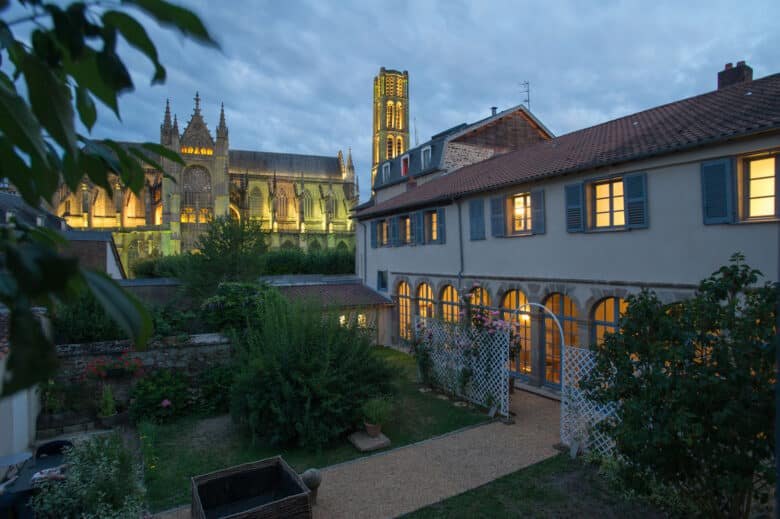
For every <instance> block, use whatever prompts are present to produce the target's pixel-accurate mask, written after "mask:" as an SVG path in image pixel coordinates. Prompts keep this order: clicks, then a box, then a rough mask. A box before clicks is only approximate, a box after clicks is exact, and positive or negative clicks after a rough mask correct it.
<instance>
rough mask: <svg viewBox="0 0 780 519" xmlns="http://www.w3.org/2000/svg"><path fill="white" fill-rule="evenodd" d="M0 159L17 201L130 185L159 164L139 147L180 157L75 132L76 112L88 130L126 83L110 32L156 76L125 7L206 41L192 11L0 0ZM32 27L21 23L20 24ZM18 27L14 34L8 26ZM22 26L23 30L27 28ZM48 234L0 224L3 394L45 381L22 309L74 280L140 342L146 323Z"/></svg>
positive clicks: (47, 351)
mask: <svg viewBox="0 0 780 519" xmlns="http://www.w3.org/2000/svg"><path fill="white" fill-rule="evenodd" d="M0 11H3V17H2V18H0V62H6V61H7V62H8V63H10V66H9V67H8V68H10V69H11V71H10V74H7V73H6V72H5V71H0V163H2V164H3V171H2V176H3V177H6V178H7V179H8V181H9V182H10V183H11V184H13V186H14V187H15V188H16V189H17V190H18V191H19V193H20V195H21V196H22V197H23V198H24V199H25V201H26V202H28V203H29V204H31V205H32V206H38V205H39V204H40V203H41V202H42V201H49V200H51V198H52V196H53V194H54V193H55V191H56V189H57V188H58V186H59V185H60V182H64V183H65V184H66V185H67V187H68V188H70V189H71V190H75V189H76V188H77V186H78V185H79V183H80V182H81V181H82V179H83V178H84V177H85V176H86V177H87V178H89V179H90V180H91V181H92V182H94V183H95V184H96V185H98V186H100V187H103V188H107V189H106V190H107V192H108V193H109V194H111V193H112V192H113V190H112V189H110V187H109V185H108V177H109V173H115V174H117V175H118V176H119V178H120V179H121V182H122V183H123V184H125V185H126V186H128V187H129V188H130V189H131V190H133V191H134V192H136V193H137V192H139V191H140V189H141V188H142V187H143V182H144V167H143V165H142V164H143V163H146V165H148V166H151V167H154V168H156V169H158V170H160V171H162V167H161V166H160V164H159V163H158V162H157V161H156V160H154V159H152V158H150V157H149V156H148V155H147V154H146V153H145V151H150V152H152V153H153V154H155V155H157V156H160V157H162V158H164V159H167V160H171V161H174V162H178V163H182V160H181V158H180V157H179V156H178V154H177V153H175V152H173V151H171V150H168V149H166V148H165V147H163V146H160V145H159V144H153V143H146V144H142V145H139V146H136V147H129V148H124V147H122V146H120V145H119V144H118V143H117V142H115V141H113V140H111V139H94V138H91V137H89V136H86V135H82V134H81V133H79V132H78V130H77V123H76V114H78V118H79V120H80V121H81V123H82V124H83V125H84V126H85V127H86V128H87V129H88V130H89V131H90V132H91V130H92V128H93V127H94V125H95V122H96V120H97V108H96V105H95V101H96V100H97V101H99V102H100V103H102V104H104V105H105V106H107V107H108V108H109V109H110V110H111V111H113V112H114V113H115V114H116V116H117V117H119V102H118V98H119V95H121V94H123V93H125V92H129V91H131V90H132V89H133V81H132V79H131V77H130V73H129V72H128V70H127V68H126V67H125V64H124V62H123V60H122V57H121V56H120V55H119V54H118V53H117V42H118V39H119V37H120V36H121V38H123V39H124V40H125V41H126V42H127V43H128V44H130V45H131V46H132V47H134V48H135V49H137V50H139V51H140V52H142V53H143V54H144V55H145V56H146V57H147V58H148V59H149V60H150V61H151V62H152V64H153V65H154V70H155V72H154V76H153V77H152V83H160V82H162V81H164V79H165V68H164V67H163V65H162V64H161V63H160V62H159V59H158V55H157V50H156V48H155V46H154V43H153V42H152V40H151V39H150V38H149V36H148V34H147V33H146V30H145V29H144V27H143V25H141V24H140V23H139V22H138V21H136V20H135V19H134V18H133V16H131V14H128V11H129V12H132V11H135V12H143V13H144V14H146V15H147V16H149V17H150V18H151V19H153V20H156V21H157V22H158V23H160V24H161V25H164V26H168V27H170V28H173V29H176V30H178V31H179V32H181V33H182V34H184V35H185V36H187V37H190V38H193V39H195V40H196V41H199V42H201V43H204V44H208V45H216V43H215V42H214V40H213V38H212V37H211V36H210V35H209V33H208V31H207V30H206V28H205V26H204V25H203V23H202V22H201V21H200V19H199V18H198V17H197V16H196V15H194V14H193V13H192V12H190V11H189V10H187V9H184V8H182V7H178V6H176V5H173V4H170V3H168V2H166V1H163V0H125V1H124V2H122V3H121V4H117V3H115V2H110V3H109V2H100V1H95V2H89V3H84V2H74V3H71V4H69V5H66V6H61V5H59V4H57V3H47V2H43V1H42V0H19V2H18V9H16V12H22V13H23V14H22V15H21V16H20V17H18V18H16V19H14V20H9V19H8V18H7V15H8V12H9V10H8V2H0ZM29 26H32V27H33V29H32V31H29V30H28V29H27V28H26V27H29ZM20 33H21V35H20ZM28 33H29V37H27V35H28ZM55 246H56V238H54V237H53V236H52V235H51V234H48V235H47V233H45V232H44V231H41V230H38V229H28V228H25V227H23V226H18V227H17V228H15V229H5V230H3V231H2V233H0V302H1V303H2V304H4V305H5V306H6V307H8V308H9V309H10V311H11V324H10V328H11V329H10V342H11V353H10V357H9V360H8V365H7V367H8V370H9V371H10V373H11V376H10V379H8V380H6V381H4V383H3V385H2V391H3V394H10V393H13V392H15V391H17V390H19V389H22V388H24V387H29V386H30V385H32V384H34V383H35V382H38V381H40V380H45V379H47V378H48V377H49V375H50V374H51V373H52V370H53V369H54V367H55V366H56V358H55V355H54V350H53V346H52V344H51V342H50V340H49V338H48V337H47V336H46V334H45V333H44V332H43V331H42V329H41V326H40V323H39V322H38V320H37V319H36V317H35V315H34V314H33V311H32V308H33V306H34V305H39V304H45V305H48V306H50V305H52V304H53V301H54V300H55V299H57V298H64V297H66V296H68V294H69V293H71V290H70V289H72V288H73V286H74V285H77V284H86V285H87V286H89V287H90V289H91V290H92V291H93V293H94V294H95V296H96V297H97V299H98V300H99V301H100V302H101V304H102V305H103V306H104V307H105V308H106V311H107V312H108V314H109V315H110V316H111V317H112V318H113V319H114V321H115V322H117V324H119V325H120V326H121V327H122V328H123V329H124V330H125V331H126V332H127V333H128V334H129V335H131V336H132V337H134V338H135V340H136V342H137V343H138V345H139V346H142V345H143V344H144V343H145V341H146V339H147V337H148V336H149V334H150V331H151V324H150V319H149V316H148V314H147V313H146V312H145V311H144V309H143V307H142V306H141V305H140V304H139V303H138V301H137V300H135V299H134V298H132V297H130V296H129V295H126V294H125V293H124V292H123V291H122V290H121V289H120V288H119V287H118V285H117V284H116V283H114V282H112V281H111V280H110V279H108V278H107V277H106V276H102V275H99V274H97V273H94V272H90V271H87V270H84V269H80V268H79V267H78V265H77V264H76V263H75V262H74V261H73V260H70V259H66V258H64V257H62V256H61V255H59V254H58V253H57V252H56V249H55Z"/></svg>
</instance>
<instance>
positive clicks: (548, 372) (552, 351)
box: [543, 294, 578, 386]
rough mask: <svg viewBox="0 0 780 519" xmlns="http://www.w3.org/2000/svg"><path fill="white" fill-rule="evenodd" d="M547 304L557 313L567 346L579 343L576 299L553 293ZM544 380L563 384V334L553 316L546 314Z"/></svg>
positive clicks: (553, 383) (552, 383)
mask: <svg viewBox="0 0 780 519" xmlns="http://www.w3.org/2000/svg"><path fill="white" fill-rule="evenodd" d="M544 304H545V306H546V307H547V308H549V309H550V311H551V312H552V313H553V314H555V316H556V317H557V318H558V322H559V323H561V326H562V327H563V340H564V341H565V345H566V346H577V345H578V335H577V334H578V330H577V307H576V306H575V305H574V301H572V299H571V298H570V297H568V296H565V295H563V294H552V295H551V296H550V297H549V298H547V300H546V301H545V303H544ZM543 325H544V335H543V336H544V343H545V346H544V365H545V369H544V381H545V383H547V384H551V385H554V386H559V385H560V384H561V334H560V331H559V329H558V325H557V324H556V323H555V321H554V320H553V318H552V317H550V316H549V315H545V317H544V321H543Z"/></svg>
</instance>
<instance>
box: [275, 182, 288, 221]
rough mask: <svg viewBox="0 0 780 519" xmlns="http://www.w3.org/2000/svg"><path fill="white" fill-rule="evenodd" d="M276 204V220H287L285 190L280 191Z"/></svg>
mask: <svg viewBox="0 0 780 519" xmlns="http://www.w3.org/2000/svg"><path fill="white" fill-rule="evenodd" d="M274 204H276V218H278V219H283V218H287V193H285V191H284V189H280V190H279V192H278V193H277V195H276V198H274Z"/></svg>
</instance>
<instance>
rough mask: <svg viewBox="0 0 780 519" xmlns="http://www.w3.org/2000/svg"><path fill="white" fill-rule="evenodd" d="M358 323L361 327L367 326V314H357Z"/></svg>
mask: <svg viewBox="0 0 780 519" xmlns="http://www.w3.org/2000/svg"><path fill="white" fill-rule="evenodd" d="M357 325H358V326H359V327H360V328H365V327H367V326H368V319H367V318H366V314H358V316H357Z"/></svg>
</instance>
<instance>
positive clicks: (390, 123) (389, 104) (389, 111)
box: [385, 101, 394, 128]
mask: <svg viewBox="0 0 780 519" xmlns="http://www.w3.org/2000/svg"><path fill="white" fill-rule="evenodd" d="M393 119H394V113H393V102H392V101H388V102H387V113H386V114H385V122H386V123H387V127H388V128H392V127H393Z"/></svg>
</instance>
